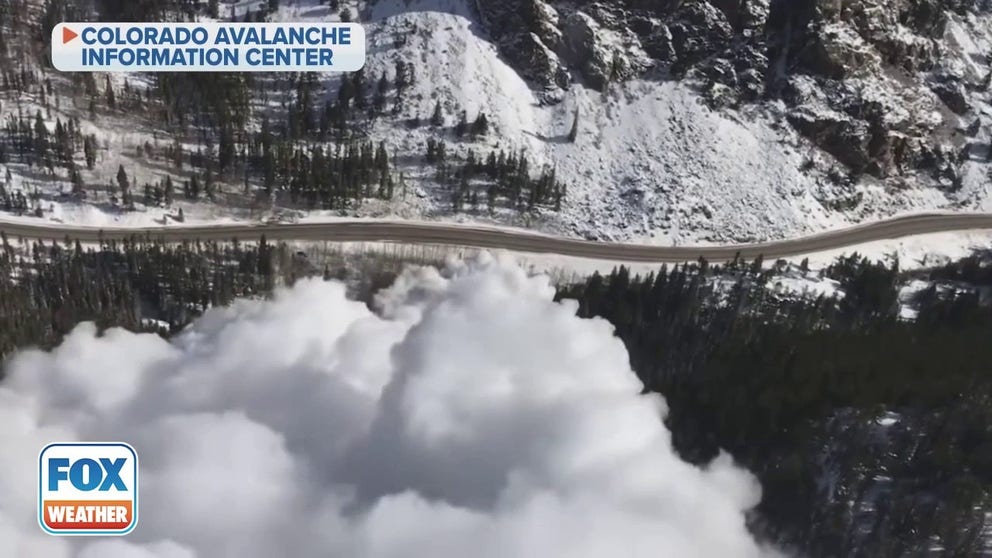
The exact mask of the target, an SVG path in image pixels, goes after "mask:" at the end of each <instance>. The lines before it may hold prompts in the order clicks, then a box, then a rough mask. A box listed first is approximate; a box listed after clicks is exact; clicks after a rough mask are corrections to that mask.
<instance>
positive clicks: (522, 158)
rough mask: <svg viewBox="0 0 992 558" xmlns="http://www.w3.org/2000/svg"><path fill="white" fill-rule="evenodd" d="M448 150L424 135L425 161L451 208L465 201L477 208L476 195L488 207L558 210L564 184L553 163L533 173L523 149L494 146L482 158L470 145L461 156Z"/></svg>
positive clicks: (477, 199) (456, 209) (458, 208)
mask: <svg viewBox="0 0 992 558" xmlns="http://www.w3.org/2000/svg"><path fill="white" fill-rule="evenodd" d="M449 153H450V152H449V150H448V147H447V144H446V143H445V142H444V140H435V139H434V138H428V139H427V153H426V156H425V161H426V162H427V163H429V164H432V165H434V166H435V169H436V177H437V180H438V182H440V183H441V184H442V185H445V186H447V188H448V190H449V192H450V195H451V207H452V209H453V210H454V211H463V210H464V209H465V207H466V205H470V206H471V209H472V210H473V211H475V210H478V209H479V204H480V199H482V200H484V203H485V204H486V207H487V208H488V210H489V211H493V210H494V209H495V208H496V207H509V208H513V209H518V210H532V209H534V208H536V207H545V208H548V209H553V210H555V211H560V210H561V204H562V201H563V200H564V198H565V194H566V193H567V191H568V187H567V186H566V185H565V184H563V183H562V182H560V181H558V179H557V178H556V171H555V169H554V168H553V167H545V168H543V169H541V170H540V172H539V173H538V174H537V176H536V178H535V177H533V176H532V175H531V170H530V168H531V163H530V161H529V159H528V158H527V154H526V153H525V152H520V153H514V152H510V153H507V152H506V151H505V150H500V151H499V152H498V153H497V152H496V151H495V150H494V151H491V152H490V153H489V156H488V157H487V158H486V159H485V160H481V159H479V158H477V157H476V154H475V150H472V149H470V150H469V151H468V154H467V155H466V156H465V157H463V158H457V157H453V156H451V155H449ZM480 192H481V193H482V194H483V197H481V198H480Z"/></svg>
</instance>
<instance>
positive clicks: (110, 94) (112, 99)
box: [104, 76, 117, 109]
mask: <svg viewBox="0 0 992 558" xmlns="http://www.w3.org/2000/svg"><path fill="white" fill-rule="evenodd" d="M104 92H105V95H106V99H107V107H109V108H111V109H114V108H117V97H116V95H114V85H113V84H112V83H110V76H107V77H106V80H105V82H104Z"/></svg>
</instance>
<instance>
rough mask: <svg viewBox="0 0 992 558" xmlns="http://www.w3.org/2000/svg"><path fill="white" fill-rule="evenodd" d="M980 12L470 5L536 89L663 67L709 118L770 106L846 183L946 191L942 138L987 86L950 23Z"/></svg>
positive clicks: (631, 1) (703, 2) (753, 5)
mask: <svg viewBox="0 0 992 558" xmlns="http://www.w3.org/2000/svg"><path fill="white" fill-rule="evenodd" d="M481 4H482V2H481V1H480V5H481ZM990 9H992V2H990V1H988V0H788V1H785V0H774V1H773V0H656V1H652V2H644V1H642V0H619V1H615V2H614V1H611V2H606V1H603V0H571V1H569V2H564V1H561V2H559V1H557V0H492V1H488V2H486V3H485V6H484V7H480V11H482V12H484V14H485V15H486V17H487V18H488V21H489V23H488V26H489V27H490V29H491V30H492V31H493V33H494V35H495V36H497V37H498V38H499V44H500V46H501V50H502V52H503V53H504V55H505V56H506V57H507V58H508V59H509V60H511V61H512V62H513V63H514V64H515V65H518V67H519V68H520V69H521V71H522V73H523V74H524V75H525V76H527V77H528V78H531V79H532V80H533V81H534V83H535V85H536V86H537V87H543V88H550V89H556V88H557V89H564V88H567V87H568V86H569V84H570V83H572V82H574V81H577V80H581V81H582V82H584V83H585V84H586V85H589V86H591V87H596V88H599V87H602V86H603V85H605V84H606V83H608V82H611V81H622V80H626V79H631V78H634V77H637V76H640V75H643V74H644V72H645V71H646V70H648V69H650V68H661V69H667V70H668V73H669V75H671V76H672V77H674V78H677V79H683V80H685V82H686V83H688V84H691V85H693V86H695V87H696V88H698V90H699V91H700V93H701V95H702V96H703V99H704V100H705V101H706V102H708V103H709V104H710V105H711V106H712V107H714V108H716V109H721V110H733V109H735V108H738V107H740V106H742V105H744V104H747V103H764V102H774V103H779V102H780V103H781V104H780V105H779V108H777V109H776V110H781V111H783V113H784V115H785V116H786V120H787V121H788V122H789V123H790V124H791V125H792V126H793V127H794V128H795V129H796V130H797V131H798V132H799V133H800V134H801V135H803V136H805V137H806V138H808V139H809V140H810V142H811V143H813V144H814V145H816V146H818V147H819V148H821V149H822V150H823V151H825V152H826V153H829V154H830V155H832V156H833V157H834V158H835V159H836V160H837V161H838V162H839V163H841V164H843V165H844V166H846V167H848V169H850V171H851V172H852V173H854V174H855V175H857V174H862V173H867V174H871V175H874V176H876V177H879V178H883V179H885V178H889V177H898V176H900V175H902V174H904V173H911V172H917V171H920V170H923V171H925V174H931V175H935V176H938V177H939V180H941V181H942V182H946V181H947V180H948V179H949V177H950V180H952V181H953V176H952V175H953V174H954V173H953V172H950V171H948V169H949V168H951V169H953V167H954V164H955V163H954V160H955V156H953V155H952V154H953V153H955V152H956V151H958V150H959V149H960V146H959V145H957V144H956V143H955V141H956V140H955V139H954V134H953V133H951V131H952V130H955V129H960V128H962V127H963V126H965V125H966V124H967V123H970V122H972V121H974V113H975V112H976V109H975V107H974V106H973V99H974V96H975V92H976V91H979V92H983V93H982V94H983V95H986V97H988V94H987V93H984V92H985V91H987V90H988V86H987V82H988V81H992V60H990V59H968V60H964V61H963V62H962V61H959V62H956V63H954V62H949V61H948V60H949V58H948V52H949V50H948V49H951V48H954V45H951V44H949V43H948V41H951V40H952V39H948V37H949V36H951V35H953V33H952V31H953V28H952V27H951V26H952V25H957V26H958V28H960V25H961V23H960V22H961V21H965V20H967V17H974V15H975V14H981V13H983V11H988V10H990ZM962 14H964V15H962ZM968 14H971V15H968ZM966 16H967V17H966ZM949 29H952V31H949ZM984 56H985V57H986V58H987V57H988V56H989V55H988V54H986V55H984ZM955 64H957V65H958V66H960V65H962V64H963V65H964V67H965V69H966V70H967V71H968V72H969V73H967V74H966V75H967V77H962V75H965V74H962V72H961V68H960V67H958V66H955ZM653 75H664V73H660V74H659V73H656V74H653ZM976 76H977V77H976ZM983 76H984V77H985V79H986V81H985V82H983V81H982V77H983ZM989 100H992V99H989ZM957 117H960V118H962V119H963V120H962V121H963V122H965V124H962V122H958V121H956V119H957Z"/></svg>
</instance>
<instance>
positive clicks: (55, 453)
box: [38, 442, 138, 535]
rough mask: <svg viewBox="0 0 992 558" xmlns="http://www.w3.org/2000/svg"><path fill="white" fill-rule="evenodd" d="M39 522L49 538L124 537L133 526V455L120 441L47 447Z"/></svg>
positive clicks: (41, 476) (40, 482) (135, 495)
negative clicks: (65, 536) (71, 536)
mask: <svg viewBox="0 0 992 558" xmlns="http://www.w3.org/2000/svg"><path fill="white" fill-rule="evenodd" d="M38 523H39V524H40V525H41V528H42V529H44V530H45V531H46V532H48V533H50V534H52V535H126V534H127V533H130V532H131V531H132V530H133V529H134V526H135V525H136V524H137V523H138V454H137V453H135V451H134V448H132V447H131V446H130V445H128V444H125V443H121V442H105V443H96V442H76V443H56V444H48V445H47V446H45V448H44V449H42V450H41V453H40V454H39V455H38Z"/></svg>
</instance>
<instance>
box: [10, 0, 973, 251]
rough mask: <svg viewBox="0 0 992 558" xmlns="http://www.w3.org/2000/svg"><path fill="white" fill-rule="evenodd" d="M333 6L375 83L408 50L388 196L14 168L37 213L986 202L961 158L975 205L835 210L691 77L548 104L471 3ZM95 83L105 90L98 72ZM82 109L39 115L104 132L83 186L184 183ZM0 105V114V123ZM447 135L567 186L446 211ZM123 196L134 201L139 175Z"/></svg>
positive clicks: (749, 234)
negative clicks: (351, 203)
mask: <svg viewBox="0 0 992 558" xmlns="http://www.w3.org/2000/svg"><path fill="white" fill-rule="evenodd" d="M344 4H347V5H348V6H350V7H351V9H352V12H353V13H355V14H359V21H361V22H362V23H363V24H365V25H366V26H367V29H368V37H369V44H368V61H367V64H366V72H367V75H368V79H369V80H370V81H371V82H374V80H377V79H378V76H379V75H380V74H381V73H383V72H385V73H386V74H387V75H388V76H390V77H392V76H393V74H394V68H395V63H396V61H397V60H405V61H406V62H409V63H410V64H411V65H412V67H413V68H414V72H415V81H414V83H413V84H412V86H411V87H410V88H409V89H408V91H407V92H406V93H405V95H404V99H403V102H402V104H401V106H400V110H399V113H398V114H397V115H395V116H390V117H388V118H381V119H378V120H376V121H375V123H374V124H373V125H372V128H371V130H370V134H371V137H372V139H374V140H376V141H378V140H383V141H385V142H386V143H387V144H388V145H389V147H390V149H391V151H392V152H394V153H397V154H398V157H397V160H396V162H395V164H396V166H397V167H398V170H400V171H402V172H403V173H404V176H405V179H406V181H407V183H408V185H409V187H408V188H407V189H406V191H405V192H404V193H403V194H397V196H396V199H394V200H391V201H388V202H383V201H370V202H368V203H366V204H365V205H364V206H363V207H362V208H361V209H359V210H357V211H355V212H352V213H349V214H347V215H342V214H338V213H334V214H330V213H327V212H322V213H317V214H314V215H312V216H305V215H303V214H301V213H300V212H297V211H292V210H287V209H285V208H281V207H279V206H278V204H277V206H276V207H265V208H264V209H259V208H257V207H251V205H252V204H250V203H247V202H244V201H243V200H242V201H243V203H235V202H236V201H237V193H238V192H240V190H241V185H240V184H228V185H223V186H221V190H222V192H223V195H222V196H221V200H222V201H220V202H218V203H216V204H214V203H208V202H187V201H176V202H175V203H174V204H173V205H172V206H171V207H169V208H161V207H155V208H144V207H143V206H142V205H141V204H140V203H139V204H138V211H134V212H124V211H120V210H119V209H117V208H115V207H113V206H112V205H111V204H110V203H108V202H107V201H106V195H104V197H102V198H101V193H100V192H99V191H98V192H97V193H96V194H95V195H93V196H91V199H90V200H89V201H87V202H85V203H79V202H75V201H70V200H68V199H66V198H65V197H64V196H60V195H59V193H60V192H66V191H68V190H69V184H68V182H67V181H66V180H65V179H64V177H63V178H62V179H53V178H52V177H45V176H40V175H39V173H37V172H33V171H32V172H29V170H28V169H25V168H22V167H21V166H16V165H15V166H14V168H13V171H14V180H13V184H12V186H13V188H14V189H17V188H24V189H25V190H27V191H38V192H41V193H42V200H43V201H42V203H41V205H42V209H43V210H44V212H45V214H44V217H43V218H44V219H46V220H55V221H61V222H66V223H78V224H87V225H96V226H112V225H134V226H137V225H162V224H167V223H168V222H171V221H172V219H171V218H170V216H171V217H174V216H175V215H176V213H177V212H178V209H179V208H182V209H183V211H184V214H185V219H186V221H187V222H197V223H202V222H223V221H245V220H248V221H259V220H270V219H276V220H298V219H309V220H326V219H333V218H340V217H378V218H404V219H432V220H445V221H462V222H472V223H490V224H497V225H509V226H515V227H522V228H530V229H535V230H539V231H542V232H547V233H553V234H564V235H569V236H578V237H585V238H596V239H601V240H620V241H636V242H647V243H657V244H665V245H685V244H705V243H715V242H731V241H734V242H745V241H754V240H767V239H774V238H785V237H792V236H797V235H802V234H808V233H812V232H816V231H822V230H826V229H831V228H836V227H841V226H845V225H849V224H853V223H856V222H865V221H870V220H874V219H877V218H880V217H882V216H886V215H891V214H895V213H905V212H910V211H915V210H930V209H937V208H943V209H953V208H959V207H962V206H963V207H967V208H969V209H985V210H988V209H992V201H990V200H992V196H990V195H989V194H990V186H989V182H988V179H987V170H986V167H987V163H985V162H974V161H973V162H971V163H968V166H967V169H966V175H965V181H964V190H963V193H962V194H960V196H964V197H965V198H968V199H970V200H971V202H970V203H967V204H961V203H954V202H952V201H951V200H949V199H947V198H946V197H945V196H944V194H942V193H941V192H939V191H937V190H934V189H931V188H913V187H910V188H907V189H905V190H900V191H897V192H892V191H889V189H887V188H885V187H883V186H882V185H880V184H878V183H875V182H872V181H871V180H870V179H865V180H863V181H862V182H861V183H859V184H857V185H856V186H855V190H856V191H857V192H858V193H860V194H861V195H862V200H863V201H862V202H861V205H860V206H859V207H857V208H856V209H854V210H851V211H848V212H842V211H839V210H836V209H833V208H832V206H831V203H830V202H831V201H832V199H831V197H830V194H829V193H828V192H829V191H830V189H831V186H830V184H829V183H828V182H829V180H828V179H827V178H826V177H825V176H822V175H821V174H819V171H817V170H815V169H809V168H806V170H803V169H804V167H806V166H807V165H805V163H807V162H808V161H809V160H810V159H811V158H814V159H816V158H823V157H824V155H823V153H822V152H820V151H818V150H816V149H815V148H814V147H813V146H812V145H811V144H810V143H809V142H808V141H807V140H805V139H804V138H802V137H800V136H799V135H798V134H797V133H796V132H795V131H794V130H793V128H792V127H790V126H789V125H788V124H787V123H786V122H785V118H784V114H780V111H777V110H776V107H775V106H772V107H770V108H769V107H765V108H762V109H758V108H752V109H746V110H741V111H735V110H730V109H719V110H714V109H711V108H710V107H708V106H707V105H706V104H705V103H703V102H702V101H701V98H700V97H699V95H698V94H697V93H696V92H695V91H694V90H692V89H691V88H689V87H688V86H686V85H683V84H681V83H679V82H676V81H666V80H664V79H661V77H660V76H652V75H648V76H645V77H646V79H638V80H634V81H631V82H628V83H624V84H614V85H611V86H610V87H609V88H607V89H606V90H605V91H599V90H592V89H589V88H586V87H583V86H581V85H576V86H574V87H572V88H571V89H570V90H569V91H568V92H567V93H566V94H565V96H564V98H563V100H562V102H560V103H558V104H555V105H550V106H549V105H543V104H542V103H541V99H540V96H539V95H538V94H536V93H535V92H534V91H532V90H531V88H530V86H529V85H528V83H527V82H526V81H525V80H524V79H523V78H522V77H521V76H520V75H519V74H518V73H517V72H516V71H515V70H514V69H513V68H511V67H510V66H509V65H508V64H507V63H506V62H505V61H504V60H503V59H502V58H501V57H500V56H499V54H498V53H497V49H496V47H495V46H494V45H493V44H492V42H490V40H489V37H488V36H487V33H486V31H485V30H484V29H483V27H482V25H481V24H480V23H479V22H478V21H477V19H476V16H475V15H474V13H473V10H472V9H471V4H472V3H471V1H470V0H379V1H378V2H376V3H374V4H373V5H368V6H366V5H364V4H360V3H358V2H351V3H347V2H346V3H344ZM336 18H337V13H332V12H331V11H330V10H329V9H328V8H327V7H326V6H323V5H320V4H319V3H317V2H315V1H314V0H300V1H297V2H291V1H288V0H284V1H283V2H282V6H281V7H280V11H279V12H278V13H277V14H275V15H274V17H273V19H277V20H283V21H307V20H312V21H318V20H319V21H326V20H330V19H336ZM983 25H985V23H984V22H976V21H964V20H962V21H955V23H954V24H953V25H951V26H950V27H949V31H948V33H951V34H955V35H954V36H955V37H958V36H959V35H960V37H959V38H958V39H957V41H958V43H957V44H959V45H960V48H959V49H958V50H957V51H956V53H951V54H952V55H955V56H958V55H960V56H961V57H962V60H965V61H966V60H968V59H970V58H969V57H970V56H971V55H972V54H974V52H978V51H980V50H981V49H982V48H984V47H985V46H988V45H992V41H990V40H989V36H986V35H983V33H985V31H982V29H985V30H986V31H987V26H985V27H983ZM990 36H992V35H990ZM401 38H402V39H405V42H404V43H403V44H400V43H399V42H398V39H401ZM986 50H987V49H986ZM965 61H963V62H962V64H966V62H965ZM976 71H977V70H976ZM321 77H322V79H323V80H324V82H325V85H326V88H325V91H326V93H325V94H326V95H327V96H328V97H329V98H330V97H333V96H334V94H335V92H336V91H337V84H338V83H339V80H340V76H339V75H335V74H323V75H322V76H321ZM113 79H114V83H115V86H116V87H117V88H118V90H119V89H120V88H121V87H122V86H123V80H124V79H129V80H131V83H132V84H134V83H138V82H139V81H140V80H141V79H142V77H141V76H135V75H131V76H122V75H116V76H114V77H113ZM97 82H98V84H100V86H101V88H102V84H103V76H99V77H98V78H97ZM390 96H391V97H392V94H391V95H390ZM438 101H440V103H441V105H442V107H443V108H444V112H445V118H446V123H445V129H444V130H436V129H433V128H431V127H430V126H428V125H426V123H425V124H424V125H423V126H421V127H420V128H417V129H413V130H411V129H409V128H408V127H407V126H406V125H405V121H406V120H407V119H408V118H411V117H414V116H418V117H420V118H421V119H422V120H423V121H426V120H428V119H429V117H430V115H431V112H432V111H433V108H434V105H435V103H436V102H438ZM37 106H38V100H37V99H33V98H24V99H19V100H17V101H16V102H5V103H3V104H2V107H0V112H3V113H6V114H10V113H14V112H16V111H17V110H22V111H25V112H26V113H27V114H33V113H34V110H35V109H36V108H37ZM85 106H86V105H85V104H82V103H81V102H80V100H78V99H77V100H76V102H75V103H71V102H70V101H69V100H63V101H62V103H61V107H54V108H52V109H51V110H50V111H46V112H45V120H46V122H47V123H48V125H49V127H50V129H53V128H54V122H55V118H56V117H61V118H62V120H63V121H65V119H66V118H67V117H69V116H76V117H78V118H80V120H81V121H82V123H83V126H82V128H83V133H95V134H97V136H98V137H99V138H100V141H101V150H100V154H99V158H98V164H97V168H96V169H94V170H93V171H92V172H89V171H84V176H85V178H86V180H87V186H88V188H89V187H90V186H91V184H96V185H99V187H101V188H104V190H105V191H106V192H109V191H110V189H111V186H109V185H111V184H112V183H113V181H114V176H115V174H116V171H117V169H118V166H119V165H124V167H125V170H126V171H127V172H128V173H129V175H130V176H131V177H132V182H134V183H136V184H142V183H144V182H154V181H156V180H159V179H161V178H163V177H164V176H165V174H167V173H171V174H173V176H174V178H176V179H181V178H182V173H177V172H175V171H174V170H171V169H170V168H169V166H168V165H167V164H163V162H162V161H161V160H153V159H154V158H152V159H149V158H147V157H143V156H141V155H139V154H137V151H138V147H139V146H143V145H145V144H146V143H148V144H150V145H152V146H153V149H154V150H155V151H156V152H160V151H161V150H162V149H164V147H165V146H167V145H168V141H169V140H168V139H167V138H166V137H165V136H164V134H163V133H162V132H161V131H158V130H155V129H153V128H152V127H151V126H150V125H149V124H148V123H147V122H144V121H143V119H142V117H141V115H135V114H117V115H114V116H108V115H102V114H101V115H100V116H99V117H98V118H96V119H90V118H89V115H88V114H87V111H86V110H85ZM462 111H466V112H467V114H468V118H469V120H470V121H471V120H473V119H474V118H475V117H476V115H478V114H479V113H480V112H485V114H486V115H487V117H488V120H489V123H490V132H489V134H487V136H485V137H484V138H482V139H478V140H466V141H458V140H456V138H454V137H453V134H452V132H451V130H450V128H451V127H452V126H454V124H455V122H456V121H457V119H458V117H459V115H460V113H461V112H462ZM576 112H578V114H579V127H578V128H579V132H578V136H577V140H576V141H575V142H574V143H570V142H568V141H567V135H568V131H569V129H570V127H571V124H572V120H573V118H574V116H575V114H576ZM4 116H5V114H0V118H3V117H4ZM441 136H443V137H444V139H445V140H446V141H447V142H448V144H449V152H451V151H453V152H455V153H460V154H465V153H467V152H468V150H470V149H472V150H475V152H476V154H477V156H482V157H484V156H485V155H487V154H488V152H489V151H490V150H494V149H495V150H499V149H504V150H507V151H513V152H526V154H527V156H528V158H529V159H530V160H531V162H532V166H531V168H532V172H537V171H538V170H540V168H541V167H548V168H554V169H556V172H557V177H558V178H559V179H560V180H561V181H562V182H564V183H565V184H567V185H568V193H567V196H566V198H565V201H564V204H563V207H562V209H561V211H560V212H553V211H549V210H541V211H538V212H534V213H524V214H520V213H517V212H516V211H512V210H505V209H504V210H497V211H496V212H495V213H494V214H492V215H490V214H488V212H485V211H481V212H468V213H460V214H455V215H452V214H451V213H450V211H449V210H448V206H449V203H448V200H447V194H446V193H445V192H442V191H441V190H442V189H441V188H440V187H439V186H438V185H437V184H436V183H435V182H434V180H433V178H432V177H433V169H431V168H429V167H427V166H426V165H425V164H424V163H423V162H422V161H423V154H424V151H425V144H426V141H427V139H428V138H429V137H441ZM2 170H3V169H0V171H2ZM133 192H134V194H135V198H136V199H139V200H140V198H141V189H140V187H139V188H134V189H133ZM960 196H959V198H960ZM181 197H182V196H181V195H180V196H177V199H178V198H181ZM232 200H233V201H232ZM958 201H960V199H959V200H958ZM988 240H989V235H971V234H960V235H959V234H953V235H930V236H927V237H920V238H917V239H907V240H900V241H885V242H881V243H872V244H871V245H870V246H866V247H864V248H861V247H858V248H857V249H858V250H859V251H863V252H868V253H869V255H872V254H878V255H884V254H887V253H889V252H892V251H893V250H894V251H896V252H897V253H899V254H907V255H908V256H909V258H908V259H911V260H919V259H921V258H925V257H927V255H928V254H931V253H942V254H948V255H949V253H954V254H957V253H967V252H968V251H969V250H970V249H971V248H972V247H973V246H975V245H976V244H978V245H980V244H981V243H983V242H984V243H986V245H987V242H988ZM843 251H844V252H849V251H851V250H847V249H845V250H843ZM832 255H833V254H830V256H831V257H832ZM901 259H903V261H906V260H907V258H901Z"/></svg>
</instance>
